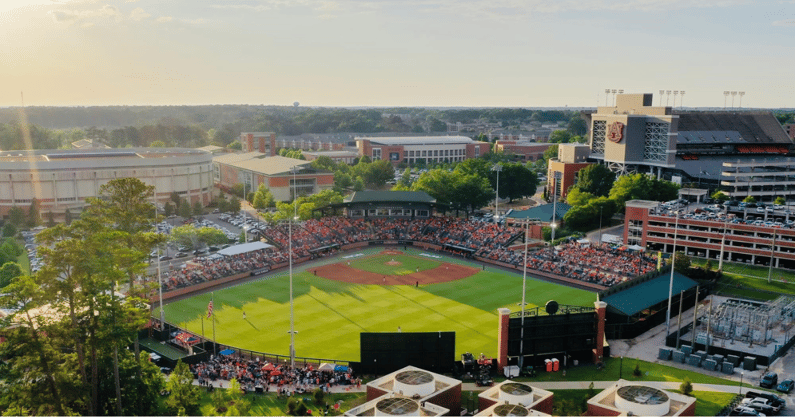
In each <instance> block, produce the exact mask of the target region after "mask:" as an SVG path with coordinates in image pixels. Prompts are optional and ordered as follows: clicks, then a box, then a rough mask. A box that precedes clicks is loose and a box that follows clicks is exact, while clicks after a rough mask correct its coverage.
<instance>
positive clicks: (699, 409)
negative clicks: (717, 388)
mask: <svg viewBox="0 0 795 417" xmlns="http://www.w3.org/2000/svg"><path fill="white" fill-rule="evenodd" d="M692 395H693V396H694V397H696V412H695V414H696V415H697V416H714V415H717V414H718V413H719V412H720V411H721V410H723V408H724V407H726V406H727V405H729V404H730V403H731V402H732V399H734V397H735V396H736V395H737V394H732V393H728V392H714V391H693V392H692Z"/></svg>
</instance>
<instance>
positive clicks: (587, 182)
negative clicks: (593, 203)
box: [576, 164, 616, 197]
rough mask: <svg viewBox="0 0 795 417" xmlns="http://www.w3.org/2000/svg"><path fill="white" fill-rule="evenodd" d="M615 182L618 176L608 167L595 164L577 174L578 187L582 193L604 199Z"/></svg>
mask: <svg viewBox="0 0 795 417" xmlns="http://www.w3.org/2000/svg"><path fill="white" fill-rule="evenodd" d="M615 180H616V174H614V173H612V172H611V171H610V170H609V169H607V167H606V166H604V165H601V164H593V165H589V166H587V167H585V168H583V169H581V170H580V172H578V173H577V185H576V187H577V188H578V189H579V190H580V191H584V192H586V193H590V194H593V195H595V196H597V197H603V196H607V195H608V194H609V193H610V189H611V188H613V183H614V182H615Z"/></svg>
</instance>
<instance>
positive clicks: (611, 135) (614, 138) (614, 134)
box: [607, 122, 624, 143]
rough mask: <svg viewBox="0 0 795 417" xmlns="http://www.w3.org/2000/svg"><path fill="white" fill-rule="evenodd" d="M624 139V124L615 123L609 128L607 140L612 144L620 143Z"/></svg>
mask: <svg viewBox="0 0 795 417" xmlns="http://www.w3.org/2000/svg"><path fill="white" fill-rule="evenodd" d="M623 137H624V124H623V123H621V122H613V123H611V124H610V126H608V128H607V139H609V140H610V142H614V143H618V142H621V139H622V138H623Z"/></svg>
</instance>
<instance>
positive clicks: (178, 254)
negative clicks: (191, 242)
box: [174, 252, 188, 258]
mask: <svg viewBox="0 0 795 417" xmlns="http://www.w3.org/2000/svg"><path fill="white" fill-rule="evenodd" d="M186 256H188V254H187V253H185V252H177V254H176V255H174V257H177V258H184V257H186Z"/></svg>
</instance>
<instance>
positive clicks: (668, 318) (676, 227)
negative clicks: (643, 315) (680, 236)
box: [665, 209, 695, 339]
mask: <svg viewBox="0 0 795 417" xmlns="http://www.w3.org/2000/svg"><path fill="white" fill-rule="evenodd" d="M678 232H679V209H677V210H676V223H675V225H674V247H673V251H671V279H670V282H669V283H668V311H666V312H665V337H666V339H667V338H668V335H669V334H671V298H672V297H673V292H674V265H675V262H676V237H677V233H678ZM693 329H695V322H693Z"/></svg>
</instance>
